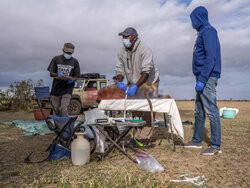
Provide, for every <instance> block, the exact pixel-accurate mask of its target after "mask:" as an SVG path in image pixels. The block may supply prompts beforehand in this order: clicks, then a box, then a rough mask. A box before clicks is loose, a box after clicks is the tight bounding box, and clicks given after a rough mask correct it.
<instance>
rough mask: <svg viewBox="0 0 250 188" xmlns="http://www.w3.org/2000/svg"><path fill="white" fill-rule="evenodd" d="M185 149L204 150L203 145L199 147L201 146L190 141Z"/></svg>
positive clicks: (185, 145)
mask: <svg viewBox="0 0 250 188" xmlns="http://www.w3.org/2000/svg"><path fill="white" fill-rule="evenodd" d="M183 147H184V148H197V149H199V148H202V145H199V144H196V143H194V142H192V141H189V142H187V143H186V144H184V146H183Z"/></svg>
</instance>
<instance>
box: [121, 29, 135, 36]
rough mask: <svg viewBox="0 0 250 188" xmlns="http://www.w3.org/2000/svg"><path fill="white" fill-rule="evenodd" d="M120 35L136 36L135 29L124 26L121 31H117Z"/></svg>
mask: <svg viewBox="0 0 250 188" xmlns="http://www.w3.org/2000/svg"><path fill="white" fill-rule="evenodd" d="M121 35H122V36H125V37H127V36H130V35H131V36H135V37H137V36H138V34H137V31H136V30H135V29H134V28H133V27H128V28H126V29H125V30H124V31H123V32H121V33H119V36H121Z"/></svg>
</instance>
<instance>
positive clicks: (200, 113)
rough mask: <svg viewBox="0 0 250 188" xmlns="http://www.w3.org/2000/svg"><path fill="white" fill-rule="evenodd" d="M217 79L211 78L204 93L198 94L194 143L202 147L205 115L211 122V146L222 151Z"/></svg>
mask: <svg viewBox="0 0 250 188" xmlns="http://www.w3.org/2000/svg"><path fill="white" fill-rule="evenodd" d="M217 80H218V79H217V78H216V77H210V78H209V79H208V81H207V83H206V85H205V87H204V90H203V91H202V92H199V93H196V101H195V113H194V115H195V128H194V135H193V138H192V142H194V143H196V144H198V145H202V137H203V131H204V127H205V118H206V116H205V113H207V115H208V117H209V120H210V129H211V139H210V146H211V147H212V148H215V149H220V145H221V123H220V114H219V110H218V107H217V104H216V89H215V88H216V86H217Z"/></svg>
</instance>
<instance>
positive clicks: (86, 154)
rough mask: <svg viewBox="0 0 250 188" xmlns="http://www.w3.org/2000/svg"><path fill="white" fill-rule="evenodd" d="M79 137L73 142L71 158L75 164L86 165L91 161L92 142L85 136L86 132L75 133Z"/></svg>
mask: <svg viewBox="0 0 250 188" xmlns="http://www.w3.org/2000/svg"><path fill="white" fill-rule="evenodd" d="M75 134H76V135H77V138H76V139H75V140H74V141H73V142H72V144H71V160H72V163H73V165H84V164H86V163H88V162H89V158H90V144H89V141H88V140H87V139H85V138H84V137H83V136H84V135H85V133H82V132H78V133H75Z"/></svg>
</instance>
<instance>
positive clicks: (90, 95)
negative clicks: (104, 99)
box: [68, 73, 109, 115]
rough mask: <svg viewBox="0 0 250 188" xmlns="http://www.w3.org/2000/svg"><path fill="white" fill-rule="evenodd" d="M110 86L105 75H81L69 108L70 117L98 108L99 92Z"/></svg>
mask: <svg viewBox="0 0 250 188" xmlns="http://www.w3.org/2000/svg"><path fill="white" fill-rule="evenodd" d="M108 85H109V80H108V79H106V76H105V75H100V74H99V73H87V74H81V76H80V78H79V79H77V80H76V81H75V86H74V90H73V94H72V98H71V101H70V105H69V107H68V111H69V114H70V115H78V114H80V113H81V112H82V110H84V109H88V108H95V107H97V105H98V103H97V101H96V100H97V96H98V90H100V89H102V88H104V87H106V86H108Z"/></svg>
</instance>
